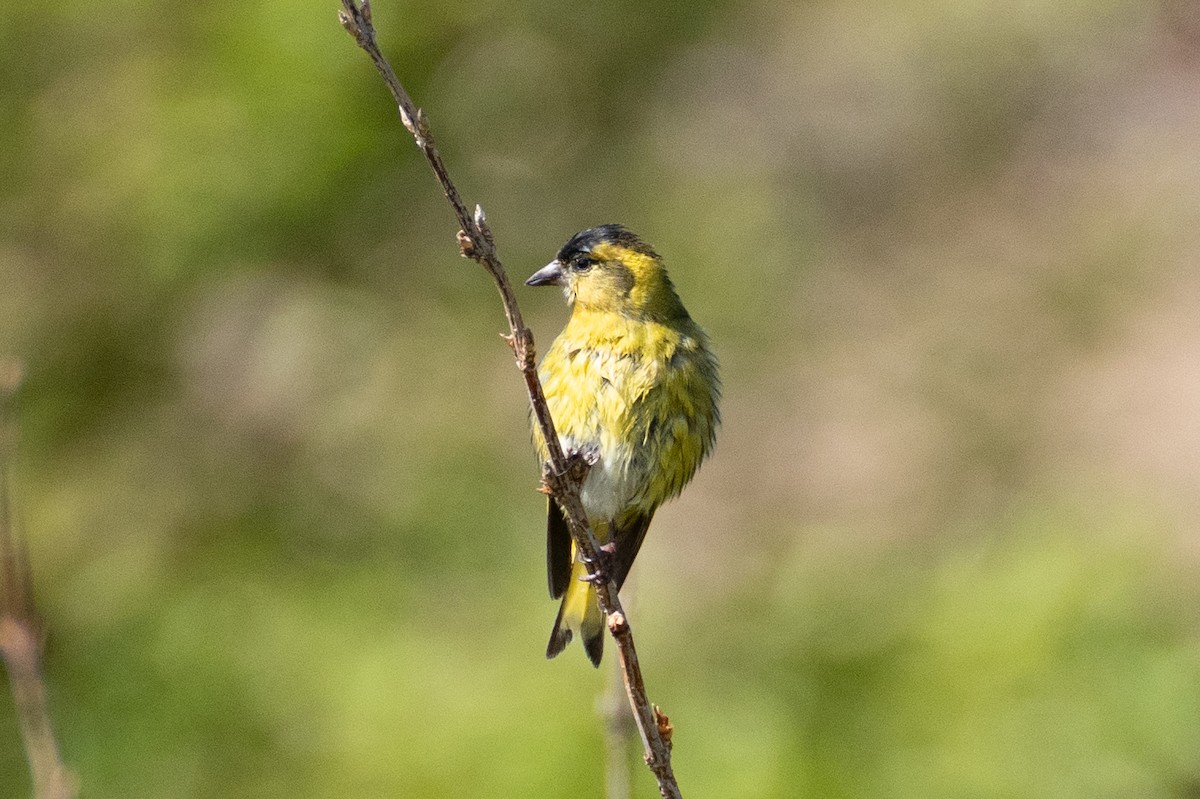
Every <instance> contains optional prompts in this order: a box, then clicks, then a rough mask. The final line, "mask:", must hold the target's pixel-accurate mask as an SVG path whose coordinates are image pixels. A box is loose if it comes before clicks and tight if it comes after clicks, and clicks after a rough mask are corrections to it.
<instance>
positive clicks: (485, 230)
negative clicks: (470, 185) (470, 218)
mask: <svg viewBox="0 0 1200 799" xmlns="http://www.w3.org/2000/svg"><path fill="white" fill-rule="evenodd" d="M475 227H476V229H478V230H479V235H481V236H483V238H484V240H485V241H487V243H488V244H490V245H493V246H494V245H495V243H496V242H495V239H493V238H492V229H491V227H490V226H489V225H488V221H487V215H486V214H485V213H484V212H483V206H482V205H476V206H475Z"/></svg>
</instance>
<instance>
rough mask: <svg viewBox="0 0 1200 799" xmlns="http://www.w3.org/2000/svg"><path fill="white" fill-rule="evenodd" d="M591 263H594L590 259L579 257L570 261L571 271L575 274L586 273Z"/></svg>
mask: <svg viewBox="0 0 1200 799" xmlns="http://www.w3.org/2000/svg"><path fill="white" fill-rule="evenodd" d="M593 263H595V262H594V261H593V260H592V259H591V258H588V257H586V256H583V255H581V256H579V257H578V258H576V259H575V260H574V261H571V269H573V270H574V271H576V272H586V271H587V270H589V269H591V268H592V264H593Z"/></svg>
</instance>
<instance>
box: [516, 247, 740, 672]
mask: <svg viewBox="0 0 1200 799" xmlns="http://www.w3.org/2000/svg"><path fill="white" fill-rule="evenodd" d="M525 283H526V285H528V286H558V287H560V288H561V289H562V291H563V294H564V295H565V297H566V300H567V304H568V305H569V306H570V309H571V312H570V317H569V319H568V321H567V324H566V327H564V328H563V330H562V332H561V333H560V334H559V335H558V337H557V338H556V339H555V340H554V343H553V344H551V346H550V348H549V349H548V350H547V352H546V355H545V357H544V358H543V359H542V362H541V364H540V365H539V367H538V377H539V379H540V381H541V383H542V386H543V390H544V393H545V397H546V404H547V407H548V408H549V411H550V416H551V418H552V419H553V420H554V425H555V431H556V433H557V435H558V438H559V440H560V442H561V444H562V447H563V449H564V451H566V452H568V453H571V452H574V453H579V454H580V455H582V456H583V457H584V458H585V459H586V460H587V462H589V463H590V464H592V465H591V468H590V470H589V471H588V473H587V477H586V478H585V479H584V482H583V485H582V487H581V490H580V500H581V501H582V504H583V509H584V511H585V512H586V514H587V520H588V524H589V526H590V527H591V528H592V531H593V534H594V535H595V536H596V539H597V541H598V542H599V543H600V544H601V545H602V549H603V551H604V553H607V554H606V555H605V557H604V561H603V565H604V572H605V574H606V575H607V576H608V577H609V579H611V580H612V582H613V584H615V585H616V587H617V589H618V590H620V588H621V585H622V584H623V583H624V582H625V578H626V577H627V576H628V574H629V569H630V567H631V566H632V565H633V561H634V558H636V557H637V554H638V550H639V549H640V548H641V546H642V541H643V540H644V539H645V537H646V530H647V528H648V527H649V526H650V520H651V519H652V518H653V517H654V512H655V511H656V510H657V509H658V507H659V506H660V505H661V504H662V503H664V502H666V501H667V500H669V499H672V498H673V497H675V496H677V495H678V494H679V493H680V492H681V491H682V490H683V487H684V486H685V485H686V484H687V483H688V481H690V480H691V479H692V477H693V475H695V473H696V470H697V469H698V468H699V467H700V464H701V462H702V461H704V460H705V458H706V457H707V456H708V455H709V454H710V453H711V452H712V449H713V445H714V442H715V440H716V433H717V427H718V425H719V424H720V410H719V404H720V394H721V383H720V377H719V371H718V365H717V359H716V357H715V356H714V354H713V352H712V349H711V348H710V346H709V341H708V336H707V335H706V334H705V332H704V331H703V330H702V329H701V328H700V326H699V325H697V324H696V323H695V322H694V321H692V318H691V316H690V315H689V314H688V312H687V310H686V309H685V308H684V306H683V303H682V302H681V301H680V299H679V295H678V294H677V293H676V291H675V286H674V285H673V284H672V282H671V279H670V277H668V275H667V270H666V268H665V267H664V265H663V259H662V258H661V257H660V256H659V255H658V253H657V252H655V251H654V249H653V248H652V247H651V246H650V245H649V244H647V243H646V242H645V241H643V240H642V239H641V238H639V237H638V236H637V235H636V234H634V233H632V232H631V231H629V230H628V229H627V228H625V227H623V226H622V225H615V224H611V225H601V226H599V227H593V228H589V229H587V230H583V231H580V232H579V233H576V234H575V235H574V236H572V237H571V238H570V239H569V240H568V241H567V243H566V244H564V245H563V246H562V248H561V249H560V250H559V251H558V254H557V255H556V256H555V258H554V260H553V261H551V262H550V263H549V264H547V265H546V266H545V267H543V268H542V269H539V270H538V271H537V272H535V273H534V274H533V275H532V276H530V277H529V279H528V280H526V281H525ZM533 428H534V434H533V437H534V445H535V447H536V449H537V451H538V454H539V456H540V457H541V460H542V463H543V467H545V464H546V462H547V460H548V454H547V450H546V444H545V440H544V439H543V437H542V434H541V431H540V429H539V427H538V425H537V424H536V423H535V424H534V425H533ZM546 517H547V522H546V571H547V575H548V582H549V588H550V597H551V598H552V599H560V598H561V600H562V601H561V604H560V605H559V609H558V616H557V617H556V618H555V620H554V628H553V630H552V631H551V633H550V641H549V643H548V644H547V646H546V657H547V658H553V657H555V656H556V655H558V654H559V653H561V652H562V651H563V650H564V649H565V648H566V646H567V644H568V643H570V642H571V640H572V638H573V637H574V636H575V635H576V634H578V635H579V636H580V638H581V640H582V643H583V648H584V651H585V653H586V654H587V657H588V659H589V660H590V661H591V662H592V664H593V665H595V666H597V667H598V666H599V665H600V659H601V657H602V655H603V653H604V628H605V623H604V617H603V614H602V613H601V611H600V606H599V603H598V602H597V599H596V589H595V587H594V585H593V584H592V583H591V582H589V581H588V580H587V579H586V578H587V577H588V571H587V568H586V565H585V564H584V563H583V562H582V561H581V560H580V557H579V553H578V551H577V549H576V547H575V544H574V542H573V540H572V538H571V535H570V532H569V530H568V528H567V523H566V517H565V516H564V514H563V512H562V509H561V508H560V507H559V506H558V503H557V502H556V501H555V500H554V498H553V497H551V498H550V499H549V502H548V507H547V514H546Z"/></svg>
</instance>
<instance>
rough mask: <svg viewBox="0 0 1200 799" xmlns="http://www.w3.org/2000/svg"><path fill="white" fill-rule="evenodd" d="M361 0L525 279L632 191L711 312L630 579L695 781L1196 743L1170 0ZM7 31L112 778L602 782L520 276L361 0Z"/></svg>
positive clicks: (33, 336)
mask: <svg viewBox="0 0 1200 799" xmlns="http://www.w3.org/2000/svg"><path fill="white" fill-rule="evenodd" d="M375 15H376V22H377V25H378V27H379V29H380V33H381V37H382V41H383V45H384V48H385V50H386V51H387V52H388V53H389V54H390V55H391V56H392V59H393V63H394V64H395V66H396V68H397V71H398V72H399V73H400V74H401V76H402V78H403V79H404V80H405V82H406V84H407V86H408V88H409V90H410V92H411V93H412V94H413V95H414V97H415V98H416V100H417V102H418V103H419V104H421V105H422V106H424V107H425V108H426V109H427V111H428V113H429V115H430V117H431V120H432V123H433V126H434V130H435V133H436V134H437V137H438V141H439V144H440V145H441V147H442V150H443V153H444V155H445V156H446V158H447V160H448V162H449V165H450V168H451V170H452V171H453V173H454V175H455V177H456V178H457V180H458V181H459V183H460V188H462V189H463V191H464V193H465V194H466V196H467V198H468V200H469V201H472V202H474V201H478V202H481V203H482V204H483V205H484V206H485V207H486V209H487V210H488V213H489V219H490V221H491V223H492V226H493V228H494V229H495V231H496V234H497V237H498V240H499V244H500V247H501V253H502V255H503V257H504V258H505V261H506V263H507V265H508V266H509V269H510V270H511V272H512V274H513V276H514V277H523V276H524V275H525V274H527V273H528V272H530V271H532V270H533V269H534V268H536V267H538V266H540V265H541V264H543V263H544V262H545V261H546V260H548V258H549V257H550V255H551V254H552V253H553V252H554V251H555V249H556V248H557V247H558V246H559V244H561V242H562V241H563V240H565V238H566V237H567V236H568V235H569V234H571V233H572V232H574V231H576V230H578V229H580V228H582V227H586V226H589V225H592V224H597V223H602V222H609V221H622V222H624V223H626V224H628V225H629V226H631V227H632V228H634V229H636V230H638V231H639V232H641V233H642V234H643V235H645V236H646V238H648V239H649V240H650V241H652V242H654V244H655V245H656V246H657V248H658V249H659V250H660V251H661V252H662V253H664V254H665V255H666V256H667V258H668V260H669V264H670V265H671V267H672V274H673V277H674V279H675V281H676V283H677V285H678V286H679V287H680V290H681V293H682V295H683V297H684V299H685V301H686V302H687V303H688V305H689V308H690V309H691V310H692V312H693V315H694V316H696V317H697V319H698V320H700V321H701V323H702V324H704V325H705V326H706V327H708V329H709V330H710V332H711V333H712V335H713V338H714V340H715V342H716V345H717V348H718V351H719V354H720V355H721V358H722V361H723V366H724V375H725V382H726V390H725V395H726V403H725V419H726V423H725V427H724V430H723V432H722V437H721V439H720V443H719V446H718V452H717V455H716V457H715V458H714V459H713V461H712V462H711V463H710V464H709V465H708V466H706V467H705V469H704V470H703V472H702V473H701V475H700V477H699V478H698V479H697V481H696V483H695V485H694V486H693V487H691V488H690V489H689V490H688V492H686V494H685V496H684V497H683V498H682V499H681V500H680V501H679V502H677V503H675V504H674V505H672V506H669V507H668V508H666V509H664V510H663V511H662V512H661V514H660V516H659V518H658V519H657V520H656V523H655V528H656V529H655V532H654V534H653V535H652V536H651V537H650V539H649V541H648V544H647V548H646V550H645V554H644V555H643V556H642V558H641V559H640V561H639V563H640V565H639V567H638V569H637V570H635V574H634V579H633V581H632V585H633V588H634V591H635V592H636V593H635V596H634V598H633V605H634V611H633V613H634V622H635V626H636V629H637V631H638V635H639V638H638V641H639V646H640V647H641V650H642V653H643V658H644V660H645V664H644V665H645V667H646V670H647V678H648V680H649V686H650V690H651V694H652V697H653V698H654V699H655V700H656V701H658V702H659V703H661V704H662V705H663V706H664V707H665V708H666V710H667V712H669V713H670V715H671V717H672V720H673V721H674V722H675V724H676V727H677V733H676V753H675V758H676V770H677V772H678V774H679V776H680V779H681V784H682V786H683V788H684V790H685V792H686V793H687V795H697V796H739V797H794V796H813V797H822V799H826V798H835V799H836V797H855V799H858V798H859V797H888V799H899V798H901V797H914V799H936V798H937V797H946V798H947V799H960V798H962V797H980V799H985V798H987V797H996V798H997V799H1000V798H1001V797H1004V798H1005V799H1009V798H1011V797H1030V799H1033V798H1034V797H1037V798H1038V799H1041V798H1043V797H1065V798H1066V799H1073V798H1074V797H1079V799H1090V798H1092V797H1124V796H1137V797H1140V798H1144V799H1155V798H1157V797H1161V798H1162V799H1167V798H1168V797H1171V798H1173V799H1184V798H1185V797H1192V796H1195V795H1197V792H1200V732H1198V729H1200V723H1198V722H1197V719H1200V663H1198V662H1197V657H1198V650H1197V643H1198V642H1197V629H1198V628H1197V622H1198V619H1197V603H1196V601H1197V596H1196V591H1195V588H1194V584H1195V574H1196V570H1197V568H1200V564H1197V562H1196V557H1195V540H1196V539H1195V535H1194V530H1195V526H1196V522H1197V521H1198V520H1200V502H1197V500H1196V497H1197V494H1196V491H1195V486H1196V484H1197V482H1198V481H1200V456H1198V455H1197V453H1200V427H1198V426H1197V422H1196V420H1197V419H1200V399H1198V397H1200V385H1198V379H1200V372H1197V370H1196V364H1197V363H1200V358H1198V356H1200V334H1198V333H1197V332H1196V327H1195V307H1196V300H1197V299H1200V280H1198V279H1197V276H1196V274H1195V270H1194V264H1195V262H1196V257H1197V254H1200V238H1198V235H1197V232H1198V228H1197V226H1196V225H1195V219H1196V218H1197V215H1198V214H1200V161H1198V160H1197V159H1196V158H1195V153H1196V152H1197V151H1200V110H1198V107H1197V106H1196V104H1195V103H1194V102H1193V100H1192V98H1193V97H1194V93H1195V88H1196V86H1197V85H1198V84H1200V16H1197V12H1196V11H1195V10H1194V5H1193V4H1191V3H1188V2H1184V0H1163V2H1159V3H1136V2H1131V1H1130V0H1072V1H1070V2H1062V3H1055V4H1046V3H1024V4H1015V5H1014V4H1005V5H997V6H994V7H993V6H989V5H987V4H979V3H957V2H896V3H876V4H871V3H859V2H853V0H831V1H830V2H805V3H794V4H777V3H766V2H758V3H741V4H734V3H724V2H714V3H681V2H668V3H661V4H649V3H635V2H627V1H622V2H609V3H603V4H599V5H595V6H580V7H578V8H571V9H569V10H568V9H565V8H564V7H562V6H561V5H558V4H551V3H548V2H544V0H528V1H527V2H518V3H503V4H501V3H486V2H485V3H473V4H462V3H458V4H454V3H442V4H418V3H404V2H397V3H387V2H380V3H379V4H378V5H377V7H376V8H375ZM0 81H2V82H3V83H2V84H0V86H2V91H0V137H2V140H3V141H4V143H5V146H4V147H0V219H2V220H3V221H2V222H0V352H3V353H5V354H12V355H15V356H18V357H20V358H21V359H22V360H23V361H24V363H25V365H26V368H27V372H28V379H27V381H26V385H25V388H24V391H23V393H22V395H21V398H20V404H19V407H18V417H19V422H20V425H21V429H22V442H21V449H20V455H19V459H18V461H17V463H16V464H15V467H16V468H15V472H16V475H17V479H16V480H15V485H14V494H15V499H16V504H17V506H18V508H19V512H20V519H19V521H20V523H21V526H22V527H23V528H24V529H25V530H26V531H27V534H28V536H29V539H30V544H31V548H32V555H33V562H34V568H35V572H36V580H37V584H38V588H39V592H40V593H39V602H40V604H41V608H42V611H43V613H44V615H45V617H46V620H47V624H48V628H49V630H50V635H49V641H48V663H49V666H48V669H49V673H48V679H49V684H50V691H51V696H52V701H53V710H54V714H55V717H56V721H57V724H58V728H59V732H60V736H61V738H62V744H63V748H64V752H65V755H66V758H67V759H68V761H69V763H70V764H71V765H72V766H73V767H74V768H75V769H76V770H77V772H78V774H79V776H80V778H81V780H82V783H83V786H84V795H85V796H89V797H98V798H102V797H155V798H156V799H159V798H163V799H170V798H171V797H238V796H253V797H274V796H278V797H289V799H293V798H295V799H299V798H302V797H309V796H312V797H318V796H321V797H324V796H364V797H366V796H401V795H403V796H463V795H465V796H493V795H495V796H563V795H571V794H577V795H584V796H598V795H600V793H601V788H600V785H601V782H602V775H601V768H602V762H603V758H602V755H601V732H600V727H599V724H598V722H597V720H596V717H595V697H596V693H597V691H598V690H600V688H601V686H602V684H603V679H602V675H597V674H596V673H594V672H593V671H592V670H591V668H590V667H589V666H587V664H586V662H585V661H584V659H583V657H582V656H581V655H580V653H579V652H577V651H570V652H568V653H567V655H566V656H564V657H562V658H560V659H558V660H556V661H553V662H546V661H544V660H543V659H542V657H541V652H542V647H543V645H544V637H545V635H546V634H547V632H548V630H549V626H550V622H551V620H552V617H553V613H554V605H553V603H551V602H550V601H549V600H548V599H547V598H546V597H545V595H544V593H543V592H544V574H543V572H542V568H543V565H542V551H541V547H542V512H543V508H542V502H541V498H540V497H539V496H538V495H537V494H535V493H534V492H533V491H532V490H531V489H532V487H533V485H534V482H535V478H536V469H535V465H534V462H533V457H532V454H531V450H530V447H529V443H528V433H527V424H526V418H525V410H524V398H523V395H522V390H521V386H520V382H519V379H518V378H517V375H516V373H515V371H514V370H513V369H512V365H511V362H510V358H509V355H508V353H507V350H506V349H505V347H504V346H503V344H502V343H501V342H500V340H499V339H498V338H497V337H496V335H495V333H496V332H498V331H499V330H501V329H502V319H501V316H500V310H499V305H498V303H497V301H496V298H495V294H494V290H493V289H492V288H491V286H490V285H489V284H488V281H487V280H486V279H485V278H484V276H483V275H481V274H480V273H479V272H478V270H477V269H475V268H474V267H473V266H472V265H471V264H469V263H468V262H465V261H463V260H461V259H460V258H459V257H458V256H457V254H456V251H455V248H454V244H453V233H454V230H453V227H452V223H451V220H450V215H449V213H448V211H447V209H446V207H445V205H444V201H443V200H442V198H441V197H440V196H439V195H438V191H437V189H436V186H435V184H434V182H433V180H432V179H431V178H430V176H429V175H428V174H427V168H426V166H425V165H424V163H423V162H422V161H420V159H419V157H418V155H417V153H416V151H415V149H414V148H413V147H412V146H411V143H410V142H409V141H408V140H407V138H406V136H405V134H404V133H403V131H402V129H401V128H400V127H399V124H398V122H397V121H396V119H395V114H394V110H393V109H392V108H390V107H389V104H388V100H387V97H386V93H385V92H384V90H383V88H382V86H381V84H380V83H379V81H378V79H377V77H376V76H375V74H374V72H373V70H372V69H371V67H370V65H369V63H367V61H366V59H365V58H364V57H363V55H362V54H361V53H360V52H359V51H358V50H357V49H356V48H355V47H354V46H353V44H352V42H351V41H350V40H349V38H348V37H347V36H346V35H345V34H344V32H343V31H342V30H341V29H340V28H339V27H338V25H337V21H336V3H333V4H330V5H327V6H322V5H321V4H313V3H294V2H284V0H264V1H262V2H248V3H230V2H210V3H203V2H202V3H192V4H182V5H181V4H176V3H161V2H153V0H122V1H121V2H116V3H106V4H101V3H96V2H92V0H63V2H59V3H55V4H50V5H47V4H44V3H42V4H39V3H33V2H29V0H12V2H9V3H6V4H4V5H3V7H0ZM521 298H522V300H523V302H524V304H525V309H526V312H527V314H528V315H529V317H530V319H531V321H532V323H533V324H534V326H535V328H536V332H537V333H538V336H539V340H540V341H541V342H542V343H543V345H544V344H545V343H546V342H547V341H548V340H549V338H550V336H552V335H553V333H554V332H555V331H556V329H557V327H558V326H559V325H560V324H561V322H562V320H563V318H564V314H565V312H564V309H563V308H562V307H561V304H560V303H559V301H558V297H557V296H555V295H553V293H552V292H545V291H542V292H535V291H532V290H531V291H528V292H523V293H522V294H521ZM636 779H637V780H638V783H637V785H638V788H639V790H640V791H641V793H642V794H646V795H649V794H650V792H652V790H653V789H652V787H651V786H650V784H649V778H648V775H646V774H644V773H643V772H642V771H640V770H639V771H638V772H637V777H636ZM27 791H28V779H27V776H26V773H25V766H24V763H23V759H22V754H21V751H20V746H19V740H18V736H17V732H16V726H15V722H14V720H13V718H12V709H11V704H10V701H9V700H8V699H7V697H4V698H2V699H0V795H4V796H20V795H23V794H24V793H25V792H27ZM639 795H641V794H639Z"/></svg>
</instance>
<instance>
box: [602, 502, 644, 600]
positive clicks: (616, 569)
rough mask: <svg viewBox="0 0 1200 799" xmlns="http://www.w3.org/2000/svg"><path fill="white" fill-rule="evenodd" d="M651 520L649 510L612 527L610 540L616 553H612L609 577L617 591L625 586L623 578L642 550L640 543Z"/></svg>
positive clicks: (626, 575) (627, 574)
mask: <svg viewBox="0 0 1200 799" xmlns="http://www.w3.org/2000/svg"><path fill="white" fill-rule="evenodd" d="M652 518H654V511H653V510H650V511H648V512H647V513H644V514H642V515H640V516H634V517H633V518H632V519H630V520H629V522H628V523H627V524H623V525H620V526H615V525H614V527H613V534H612V539H611V540H612V541H613V542H614V543H615V545H616V551H615V552H614V553H613V558H612V574H611V575H610V576H611V577H612V581H613V582H614V583H616V585H617V590H620V588H621V586H622V585H624V584H625V578H626V577H628V576H629V569H630V568H632V567H633V560H634V558H636V557H637V553H638V550H639V549H641V548H642V541H644V540H645V538H646V530H647V529H648V528H649V527H650V520H651V519H652Z"/></svg>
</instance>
